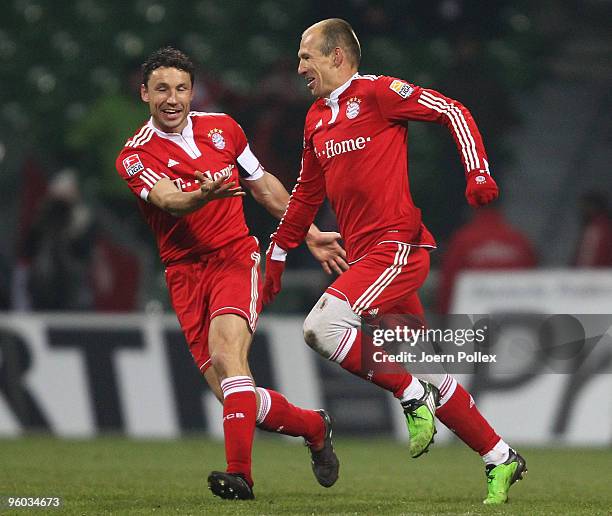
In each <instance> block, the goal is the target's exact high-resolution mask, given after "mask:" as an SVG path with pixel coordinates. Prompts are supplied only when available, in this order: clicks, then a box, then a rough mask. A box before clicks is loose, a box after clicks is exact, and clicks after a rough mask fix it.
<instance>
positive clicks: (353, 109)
mask: <svg viewBox="0 0 612 516" xmlns="http://www.w3.org/2000/svg"><path fill="white" fill-rule="evenodd" d="M360 103H361V99H358V98H357V97H351V98H350V99H349V100H348V102H347V103H346V118H349V119H351V120H352V119H353V118H355V117H357V115H358V114H359V104H360Z"/></svg>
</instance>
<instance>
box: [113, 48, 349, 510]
mask: <svg viewBox="0 0 612 516" xmlns="http://www.w3.org/2000/svg"><path fill="white" fill-rule="evenodd" d="M142 69H143V83H142V85H141V88H140V95H141V98H142V100H143V101H144V102H146V103H148V104H149V109H150V111H151V119H150V120H149V121H148V122H147V123H146V124H145V125H143V126H142V127H141V128H140V129H139V130H138V131H137V132H136V133H135V134H134V136H133V137H132V138H130V139H129V140H128V141H127V143H126V144H125V147H124V148H123V150H122V151H121V153H120V154H119V157H118V158H117V162H116V168H117V171H118V172H119V174H120V175H121V177H122V178H123V179H124V180H125V181H126V182H127V184H128V186H129V187H130V189H131V190H132V192H133V193H134V194H135V195H136V196H137V199H138V203H139V207H140V210H141V212H142V215H143V216H144V218H145V220H146V222H147V223H148V224H149V225H150V226H151V229H152V230H153V232H154V234H155V237H156V240H157V245H158V248H159V253H160V257H161V260H162V262H163V263H164V265H165V267H166V269H165V274H166V282H167V284H168V289H169V292H170V299H171V301H172V305H173V307H174V309H175V311H176V314H177V317H178V319H179V323H180V325H181V328H182V330H183V333H184V335H185V338H186V340H187V343H188V344H189V349H190V351H191V353H192V355H193V358H194V360H195V362H196V364H197V365H198V367H199V368H200V371H202V374H203V375H204V377H205V379H206V381H207V382H208V384H209V386H210V387H211V389H212V390H213V392H214V393H215V395H216V396H217V398H218V399H219V401H221V403H222V404H223V429H224V434H225V451H226V458H227V471H226V472H219V471H213V472H212V473H211V474H210V476H209V478H208V482H209V487H210V489H211V490H212V492H213V493H214V494H215V495H217V496H220V497H222V498H230V499H251V498H253V491H252V486H253V479H252V476H251V447H252V443H253V433H254V430H255V425H256V424H257V425H258V426H259V427H260V428H262V429H265V430H269V431H273V432H278V433H283V434H286V435H292V436H302V437H304V439H305V440H306V442H307V444H308V446H309V449H310V452H311V458H312V468H313V471H314V474H315V476H316V478H317V481H318V482H319V483H320V484H321V485H323V486H325V487H330V486H331V485H333V484H334V483H335V481H336V479H337V478H338V467H339V466H338V460H337V458H336V455H335V453H334V449H333V445H332V441H331V419H330V417H329V415H328V414H327V412H326V411H324V410H319V411H315V410H304V409H301V408H299V407H296V406H294V405H292V404H290V403H289V402H288V401H287V400H286V399H285V398H284V396H282V395H281V394H279V393H278V392H275V391H272V390H270V389H263V388H260V387H257V388H256V387H255V384H254V381H253V378H252V375H251V372H250V369H249V364H248V360H247V356H248V351H249V347H250V344H251V339H252V333H253V332H254V331H255V327H256V324H257V320H258V316H259V312H260V310H261V299H260V291H261V281H260V277H259V256H260V255H259V244H258V242H257V239H256V238H255V237H253V236H249V229H248V227H247V225H246V222H245V220H244V213H243V209H242V199H241V197H242V196H244V195H245V192H244V191H243V190H242V187H241V186H240V185H239V183H238V182H239V181H240V183H241V184H242V185H243V186H244V187H245V188H246V189H248V190H249V191H250V192H251V194H252V195H253V197H254V198H255V200H256V201H258V202H259V203H260V204H261V205H262V206H264V207H265V208H266V209H267V210H268V211H269V212H270V213H271V214H272V215H274V216H275V217H277V218H280V217H281V216H282V214H283V213H284V211H285V209H286V206H287V201H288V198H289V194H288V193H287V191H286V190H285V189H284V187H283V186H282V185H281V183H280V182H279V181H278V180H277V179H276V178H275V177H274V176H273V175H272V174H270V173H268V172H266V171H265V170H264V169H263V167H262V166H261V164H260V163H259V160H258V159H257V158H256V157H255V155H254V154H253V152H252V151H251V149H250V147H249V144H248V142H247V139H246V136H245V134H244V132H243V131H242V128H241V127H240V126H239V125H238V124H237V123H236V122H235V121H234V120H233V119H232V118H231V117H230V116H228V115H226V114H223V113H199V112H190V110H189V108H190V104H191V100H192V98H193V78H194V76H193V69H194V67H193V64H192V63H191V61H190V60H189V58H187V56H185V54H183V53H182V52H180V51H178V50H176V49H173V48H170V47H168V48H164V49H161V50H159V51H157V52H155V53H154V54H152V55H151V56H150V57H149V58H148V59H147V60H146V61H145V63H144V64H143V68H142ZM339 237H340V235H339V234H338V233H321V232H320V231H319V230H318V229H317V228H316V227H315V226H312V227H311V228H310V231H309V238H308V245H309V247H310V250H311V252H312V253H313V255H314V256H315V257H316V258H317V259H318V260H319V262H321V264H322V265H323V267H324V268H325V269H326V270H327V271H330V272H331V270H334V271H336V272H338V273H341V272H342V270H343V269H346V268H347V265H346V263H345V261H344V258H343V256H344V250H343V249H342V248H341V247H340V246H339V244H338V243H337V240H338V238H339Z"/></svg>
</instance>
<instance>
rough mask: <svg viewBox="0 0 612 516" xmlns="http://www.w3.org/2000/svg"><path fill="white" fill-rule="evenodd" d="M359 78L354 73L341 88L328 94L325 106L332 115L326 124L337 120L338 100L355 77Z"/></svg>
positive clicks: (357, 74)
mask: <svg viewBox="0 0 612 516" xmlns="http://www.w3.org/2000/svg"><path fill="white" fill-rule="evenodd" d="M357 76H359V73H355V74H354V75H352V76H351V78H350V79H349V80H348V81H346V82H345V83H344V84H343V85H342V86H338V87H337V88H336V89H335V90H334V91H332V92H331V93H330V94H329V98H327V99H325V105H326V106H328V107H329V108H331V111H332V114H331V118H330V120H329V122H327V123H328V124H333V123H334V122H335V121H336V119H337V118H338V113H339V112H340V106H339V105H338V98H339V97H340V95H341V94H342V93H343V92H344V90H346V89H347V88H348V87H349V86H350V85H351V82H353V79H354V78H355V77H357Z"/></svg>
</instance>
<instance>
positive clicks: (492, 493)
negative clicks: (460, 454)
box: [482, 448, 527, 505]
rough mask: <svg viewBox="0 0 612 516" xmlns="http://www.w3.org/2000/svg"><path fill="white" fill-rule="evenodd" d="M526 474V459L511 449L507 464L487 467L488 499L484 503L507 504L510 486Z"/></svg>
mask: <svg viewBox="0 0 612 516" xmlns="http://www.w3.org/2000/svg"><path fill="white" fill-rule="evenodd" d="M525 473H527V463H526V462H525V459H523V457H521V456H520V455H519V454H518V453H516V452H515V451H514V450H513V449H512V448H510V454H509V456H508V460H507V461H506V462H504V463H503V464H499V465H497V466H494V465H493V464H488V465H487V466H486V468H485V474H486V475H487V497H486V498H485V499H484V500H483V501H482V503H484V504H487V505H498V504H502V503H506V502H507V501H508V490H509V489H510V486H511V485H512V484H514V483H515V482H516V481H517V480H522V479H523V475H525Z"/></svg>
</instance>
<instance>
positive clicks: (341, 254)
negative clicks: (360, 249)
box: [306, 231, 349, 274]
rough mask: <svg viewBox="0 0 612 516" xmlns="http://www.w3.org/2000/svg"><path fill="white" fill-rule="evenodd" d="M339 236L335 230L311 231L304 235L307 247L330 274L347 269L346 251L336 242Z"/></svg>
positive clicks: (340, 272) (339, 272)
mask: <svg viewBox="0 0 612 516" xmlns="http://www.w3.org/2000/svg"><path fill="white" fill-rule="evenodd" d="M341 238H342V236H341V235H340V233H336V232H335V231H318V232H316V233H312V232H311V233H309V235H308V236H307V237H306V245H307V246H308V249H310V252H311V253H312V255H313V256H314V257H315V258H316V260H317V261H318V262H319V263H320V264H321V267H323V270H324V271H325V272H326V273H327V274H331V273H332V271H333V272H335V273H336V274H342V273H343V272H344V271H348V269H349V265H348V263H346V251H345V250H344V249H343V248H342V246H341V245H340V243H339V242H338V240H340V239H341Z"/></svg>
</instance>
